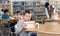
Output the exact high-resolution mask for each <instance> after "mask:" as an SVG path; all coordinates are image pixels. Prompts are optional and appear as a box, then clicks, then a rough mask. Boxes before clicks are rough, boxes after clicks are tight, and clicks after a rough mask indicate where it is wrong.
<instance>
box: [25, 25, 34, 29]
mask: <svg viewBox="0 0 60 36" xmlns="http://www.w3.org/2000/svg"><path fill="white" fill-rule="evenodd" d="M25 28H28V29H30V28H35V26H34V24H27V26H26V27H25Z"/></svg>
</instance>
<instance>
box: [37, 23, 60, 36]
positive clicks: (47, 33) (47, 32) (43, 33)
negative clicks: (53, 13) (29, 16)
mask: <svg viewBox="0 0 60 36" xmlns="http://www.w3.org/2000/svg"><path fill="white" fill-rule="evenodd" d="M38 35H39V36H60V24H55V25H54V24H50V23H46V24H40V25H39V29H38Z"/></svg>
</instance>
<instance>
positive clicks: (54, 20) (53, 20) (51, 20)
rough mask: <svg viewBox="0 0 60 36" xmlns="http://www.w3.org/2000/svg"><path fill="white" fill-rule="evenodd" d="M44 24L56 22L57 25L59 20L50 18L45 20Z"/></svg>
mask: <svg viewBox="0 0 60 36" xmlns="http://www.w3.org/2000/svg"><path fill="white" fill-rule="evenodd" d="M45 21H46V22H48V21H49V22H58V23H60V18H58V19H53V18H50V19H46V20H45Z"/></svg>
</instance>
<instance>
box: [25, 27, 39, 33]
mask: <svg viewBox="0 0 60 36" xmlns="http://www.w3.org/2000/svg"><path fill="white" fill-rule="evenodd" d="M25 31H27V32H38V28H33V29H26V30H25Z"/></svg>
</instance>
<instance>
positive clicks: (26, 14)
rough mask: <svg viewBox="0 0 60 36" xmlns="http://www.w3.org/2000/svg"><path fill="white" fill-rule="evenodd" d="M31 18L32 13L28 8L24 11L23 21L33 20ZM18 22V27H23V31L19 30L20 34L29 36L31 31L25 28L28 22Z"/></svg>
mask: <svg viewBox="0 0 60 36" xmlns="http://www.w3.org/2000/svg"><path fill="white" fill-rule="evenodd" d="M30 19H31V14H30V12H29V11H28V10H26V11H25V13H24V16H23V23H24V22H29V21H31V20H30ZM19 23H21V21H19ZM19 23H18V24H19ZM18 24H17V27H18V26H21V27H22V28H23V29H22V30H21V31H19V32H20V36H29V35H28V34H29V32H26V31H25V30H24V29H25V27H26V26H27V25H26V24H22V25H18ZM21 27H18V29H19V28H20V29H21Z"/></svg>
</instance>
